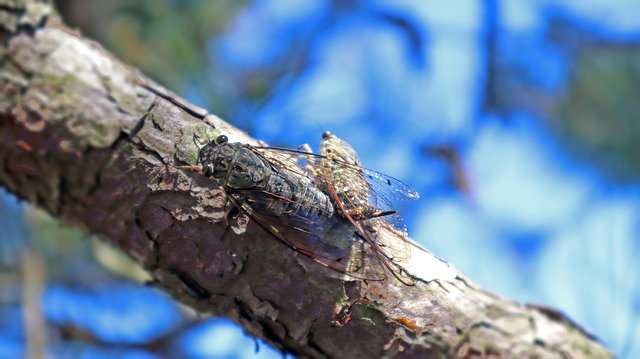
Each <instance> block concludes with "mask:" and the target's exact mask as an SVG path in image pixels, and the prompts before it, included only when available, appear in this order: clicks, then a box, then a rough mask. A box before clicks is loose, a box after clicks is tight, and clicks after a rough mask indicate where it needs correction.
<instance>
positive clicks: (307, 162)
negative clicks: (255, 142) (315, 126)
mask: <svg viewBox="0 0 640 359" xmlns="http://www.w3.org/2000/svg"><path fill="white" fill-rule="evenodd" d="M251 148H252V149H253V150H255V151H256V152H258V153H260V154H262V155H263V156H264V157H265V158H266V159H267V160H268V161H270V162H272V163H278V164H285V165H288V166H291V164H292V163H297V165H298V166H299V169H298V170H299V171H301V173H303V174H304V175H305V176H313V175H315V172H316V171H315V170H314V168H313V167H316V168H317V167H318V163H322V161H332V162H335V163H338V164H340V166H341V167H343V168H344V169H345V170H350V171H355V172H359V173H362V174H363V175H364V178H365V180H366V181H367V182H368V183H369V186H370V187H371V188H372V189H374V190H375V192H376V195H378V196H381V197H385V198H387V199H399V200H416V199H418V198H420V194H419V193H418V191H416V190H415V189H413V188H411V187H410V186H409V185H407V184H405V183H404V182H402V181H400V180H399V179H396V178H394V177H391V176H389V175H386V174H384V173H381V172H378V171H374V170H371V169H368V168H364V167H360V166H357V165H354V164H351V163H347V162H344V161H340V160H337V159H332V158H328V157H327V156H323V155H320V154H317V153H313V152H304V151H300V150H294V149H289V148H280V147H260V146H258V147H256V146H253V147H251Z"/></svg>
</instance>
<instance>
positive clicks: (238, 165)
mask: <svg viewBox="0 0 640 359" xmlns="http://www.w3.org/2000/svg"><path fill="white" fill-rule="evenodd" d="M199 162H200V163H201V164H202V166H203V168H204V174H205V175H206V176H208V177H212V178H214V179H215V180H216V181H217V183H218V185H220V186H222V187H223V188H225V190H226V191H228V192H230V193H233V194H236V195H239V196H241V197H242V199H243V200H245V201H246V202H247V203H249V204H250V205H251V206H252V207H253V208H254V209H256V210H258V211H269V212H271V213H273V214H275V215H277V216H283V215H286V216H301V217H305V218H306V217H309V216H315V217H320V218H328V217H331V216H332V215H333V213H334V207H333V203H332V202H331V200H330V199H329V197H327V195H326V194H324V193H323V192H322V191H321V190H320V189H319V188H317V187H316V186H315V185H314V184H313V183H312V181H311V180H310V179H308V178H306V177H301V176H298V175H296V174H294V173H293V172H291V171H287V170H286V169H280V168H276V167H274V166H273V165H272V164H271V163H269V162H268V161H267V160H266V159H265V158H263V157H261V156H258V155H257V154H256V153H255V152H254V151H252V150H251V148H250V147H248V146H245V145H242V144H241V143H228V142H227V140H226V138H225V139H222V140H221V139H219V138H218V139H216V140H215V141H211V142H210V143H208V144H207V145H205V146H204V147H203V148H202V149H201V150H200V160H199Z"/></svg>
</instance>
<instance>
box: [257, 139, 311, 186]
mask: <svg viewBox="0 0 640 359" xmlns="http://www.w3.org/2000/svg"><path fill="white" fill-rule="evenodd" d="M250 149H251V150H252V151H253V152H254V153H255V154H257V155H258V156H259V157H261V158H262V159H264V160H266V161H267V162H269V163H271V164H272V165H273V166H275V167H276V168H284V169H286V170H288V171H290V172H294V173H296V174H298V175H300V176H304V177H308V178H310V179H313V177H314V175H315V171H314V167H315V166H314V156H315V154H314V153H310V152H304V151H299V150H291V149H286V148H278V147H260V146H251V147H250Z"/></svg>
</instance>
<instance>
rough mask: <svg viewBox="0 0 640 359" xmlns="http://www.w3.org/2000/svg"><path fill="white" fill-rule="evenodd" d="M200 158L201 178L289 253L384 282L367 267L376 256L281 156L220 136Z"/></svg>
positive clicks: (377, 272) (328, 201) (374, 268)
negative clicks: (209, 181) (218, 188)
mask: <svg viewBox="0 0 640 359" xmlns="http://www.w3.org/2000/svg"><path fill="white" fill-rule="evenodd" d="M198 157H199V158H198V164H199V165H200V166H201V169H202V172H203V174H204V175H205V176H207V177H210V178H212V179H213V180H215V181H216V183H217V184H218V185H219V186H221V187H222V188H223V189H224V190H225V192H226V193H227V195H228V198H229V199H230V201H231V202H232V203H233V204H234V205H235V206H236V207H237V208H239V209H240V210H241V211H242V212H244V213H245V214H247V215H248V216H249V217H250V218H252V219H253V220H254V221H255V222H256V223H257V224H258V225H260V226H262V227H263V228H265V229H266V230H268V231H269V232H271V233H272V234H273V235H274V236H275V237H276V238H278V239H280V240H281V241H283V242H284V243H285V244H287V245H288V246H290V247H291V248H293V249H295V250H296V251H298V252H300V253H302V254H304V255H306V256H309V257H311V258H312V259H314V260H315V261H317V262H319V263H321V264H323V265H325V266H326V267H329V268H331V269H333V270H336V271H338V272H341V273H344V274H346V275H348V276H350V277H353V278H357V279H362V280H383V279H385V275H384V270H383V269H382V268H380V267H378V266H371V265H368V263H371V258H372V257H375V251H374V250H373V248H371V247H370V245H369V243H368V242H367V241H365V240H364V239H363V238H361V237H360V236H359V235H358V233H357V231H355V230H354V228H353V227H352V226H351V225H350V224H349V223H348V222H347V221H345V220H344V218H343V217H341V216H338V215H337V213H336V209H335V205H334V202H333V201H332V200H331V198H330V197H329V196H328V195H327V194H326V193H325V192H323V191H322V190H320V189H319V188H318V187H317V186H316V184H315V183H314V182H313V181H312V179H311V178H310V177H309V176H306V175H302V173H304V171H303V170H302V169H301V168H300V167H298V165H297V164H296V163H295V162H292V161H288V160H287V159H286V158H285V157H283V156H282V152H281V151H272V150H270V149H268V148H262V147H253V146H250V145H247V144H241V143H237V142H235V143H231V142H229V140H228V138H227V136H224V135H221V136H218V137H217V138H216V139H215V140H213V141H210V142H209V143H207V144H205V145H204V146H203V147H202V148H201V149H200V151H199V156H198Z"/></svg>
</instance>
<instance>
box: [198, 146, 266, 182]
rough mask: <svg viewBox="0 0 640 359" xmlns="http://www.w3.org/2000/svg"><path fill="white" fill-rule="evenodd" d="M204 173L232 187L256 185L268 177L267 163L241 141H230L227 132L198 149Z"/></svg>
mask: <svg viewBox="0 0 640 359" xmlns="http://www.w3.org/2000/svg"><path fill="white" fill-rule="evenodd" d="M198 163H199V164H201V165H202V169H203V172H204V175H205V176H207V177H211V178H213V179H215V180H216V182H217V183H218V185H220V186H223V187H227V188H230V189H240V190H241V189H251V188H255V187H256V185H257V184H258V183H260V182H261V181H262V180H263V178H264V177H265V171H266V170H265V165H264V163H263V161H261V160H260V159H259V158H258V157H257V156H256V155H255V154H254V153H253V152H252V151H251V150H250V149H248V148H246V147H244V146H243V145H242V144H241V143H237V142H234V143H229V138H228V137H227V136H225V135H220V136H218V137H217V138H216V139H215V140H213V141H211V142H209V143H207V144H206V145H204V146H203V147H202V148H201V149H200V152H199V153H198Z"/></svg>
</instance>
